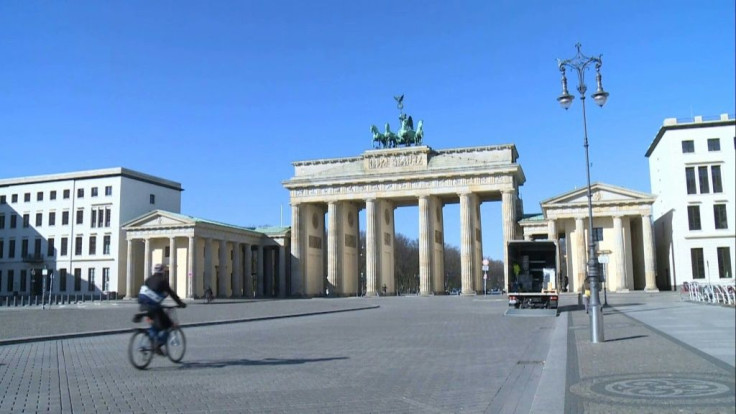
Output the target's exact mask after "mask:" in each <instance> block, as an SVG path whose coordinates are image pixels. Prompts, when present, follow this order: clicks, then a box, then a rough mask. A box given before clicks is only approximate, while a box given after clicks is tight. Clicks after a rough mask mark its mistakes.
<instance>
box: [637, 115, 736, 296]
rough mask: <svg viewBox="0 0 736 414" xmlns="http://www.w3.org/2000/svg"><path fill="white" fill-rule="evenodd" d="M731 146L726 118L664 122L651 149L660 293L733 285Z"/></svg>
mask: <svg viewBox="0 0 736 414" xmlns="http://www.w3.org/2000/svg"><path fill="white" fill-rule="evenodd" d="M734 146H736V120H734V118H733V116H731V117H729V116H728V114H723V115H721V116H720V117H718V118H716V119H712V120H710V119H704V118H703V117H702V116H697V117H695V119H694V120H687V121H685V122H682V121H681V120H677V119H675V118H668V119H665V121H664V125H662V127H661V128H660V129H659V132H658V133H657V136H656V137H655V138H654V141H653V142H652V144H651V145H650V146H649V149H648V150H647V153H646V156H647V157H648V158H649V175H650V179H651V186H652V193H653V194H654V195H656V196H657V200H656V201H655V203H654V205H653V207H652V214H653V219H654V221H655V222H654V226H655V245H656V257H657V268H658V272H657V274H658V277H657V284H658V285H659V286H660V288H663V289H676V288H677V287H679V286H680V285H682V284H683V283H684V282H692V281H698V282H706V283H727V284H733V281H734V279H733V267H732V266H733V263H734V253H735V250H736V246H734V228H735V227H734V226H735V225H736V222H735V220H736V214H735V209H734V206H736V204H735V202H736V199H735V198H734V188H735V187H736V183H735V182H734V177H736V170H735V168H734V162H735V161H734V159H735V155H734Z"/></svg>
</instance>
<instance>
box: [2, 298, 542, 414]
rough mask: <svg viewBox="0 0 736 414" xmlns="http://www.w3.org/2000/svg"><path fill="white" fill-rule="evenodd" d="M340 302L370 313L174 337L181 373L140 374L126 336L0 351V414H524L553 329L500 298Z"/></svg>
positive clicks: (163, 364)
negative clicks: (182, 342) (181, 341)
mask: <svg viewBox="0 0 736 414" xmlns="http://www.w3.org/2000/svg"><path fill="white" fill-rule="evenodd" d="M347 300H351V299H337V300H336V301H347ZM352 300H353V301H356V300H357V301H362V302H364V303H366V304H379V305H380V308H377V309H370V310H363V311H355V312H346V313H335V314H324V315H316V316H308V317H301V318H288V319H276V320H270V321H261V322H249V323H242V324H232V325H219V326H208V327H196V328H187V329H185V331H184V332H185V334H186V335H187V354H186V355H185V356H184V360H183V363H182V364H178V365H177V364H173V363H171V362H170V361H168V360H167V359H165V358H161V357H156V358H154V360H153V362H152V364H151V366H150V367H149V369H148V370H145V371H138V370H136V369H134V368H133V367H132V366H131V365H130V364H129V363H128V361H127V355H126V347H127V343H128V338H129V335H128V334H125V335H123V334H120V335H109V336H100V337H88V338H77V339H65V340H57V341H45V342H32V343H24V344H18V345H6V346H0V412H62V411H63V412H69V413H93V412H95V413H96V412H101V413H107V412H110V413H119V412H125V413H127V412H156V411H158V412H190V413H198V412H213V413H214V412H258V413H290V412H295V413H456V412H463V413H484V412H489V413H490V412H501V411H502V412H528V411H529V406H530V404H531V400H532V397H533V395H534V392H535V390H536V387H537V383H538V380H539V374H540V372H541V369H542V366H543V364H544V359H545V357H546V355H547V349H548V347H549V340H550V336H551V335H550V334H551V332H552V329H550V328H551V324H554V319H553V318H509V317H504V316H503V312H504V311H505V310H506V302H505V301H504V299H502V298H499V299H495V300H487V299H483V298H465V297H462V298H461V297H432V298H418V297H399V298H395V297H394V298H376V299H352ZM336 303H337V302H336ZM187 311H189V308H188V309H187ZM181 319H182V322H186V321H187V320H186V317H185V314H182V315H181ZM511 383H513V384H514V386H513V387H509V386H508V385H507V384H511ZM499 410H500V411H499Z"/></svg>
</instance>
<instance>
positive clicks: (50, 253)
mask: <svg viewBox="0 0 736 414" xmlns="http://www.w3.org/2000/svg"><path fill="white" fill-rule="evenodd" d="M55 254H56V249H54V238H53V237H49V241H48V243H46V256H48V257H54V255H55Z"/></svg>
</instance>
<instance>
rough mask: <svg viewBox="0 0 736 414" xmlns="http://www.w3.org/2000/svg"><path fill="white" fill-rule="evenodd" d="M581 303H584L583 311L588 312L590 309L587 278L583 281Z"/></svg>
mask: <svg viewBox="0 0 736 414" xmlns="http://www.w3.org/2000/svg"><path fill="white" fill-rule="evenodd" d="M583 305H585V313H588V311H589V309H590V282H588V279H587V278H586V279H585V283H583Z"/></svg>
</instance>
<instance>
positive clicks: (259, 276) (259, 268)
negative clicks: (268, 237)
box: [256, 244, 266, 297]
mask: <svg viewBox="0 0 736 414" xmlns="http://www.w3.org/2000/svg"><path fill="white" fill-rule="evenodd" d="M257 253H258V255H257V260H256V261H257V263H256V286H257V287H256V295H257V296H259V297H262V296H263V295H265V293H266V291H265V289H264V282H265V280H264V277H263V265H264V263H263V260H264V254H263V246H261V245H260V244H259V245H258V252H257Z"/></svg>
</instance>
